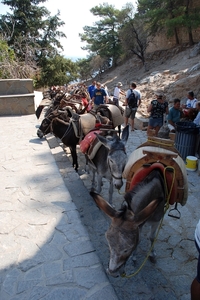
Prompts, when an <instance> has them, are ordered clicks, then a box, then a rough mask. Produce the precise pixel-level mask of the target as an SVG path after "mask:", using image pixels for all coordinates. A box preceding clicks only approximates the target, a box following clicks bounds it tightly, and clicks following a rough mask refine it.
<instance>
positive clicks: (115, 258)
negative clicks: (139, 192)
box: [90, 192, 159, 277]
mask: <svg viewBox="0 0 200 300" xmlns="http://www.w3.org/2000/svg"><path fill="white" fill-rule="evenodd" d="M90 194H91V196H92V197H93V199H94V200H95V202H96V204H97V206H98V207H99V208H100V209H101V210H102V211H104V213H105V214H106V215H108V216H109V217H110V218H111V225H110V227H109V229H108V230H107V232H106V239H107V241H108V245H109V250H110V261H109V267H108V269H107V273H108V274H109V275H111V276H113V277H118V276H119V275H122V274H123V273H124V267H125V264H126V261H127V259H128V258H129V257H130V255H131V253H132V252H133V250H134V249H135V248H136V246H137V244H138V241H139V225H140V224H142V223H143V222H145V221H146V220H147V218H148V217H149V216H150V215H151V214H152V213H153V211H154V210H155V209H156V207H157V205H158V202H159V200H153V201H152V202H150V204H149V205H148V206H146V207H145V208H144V209H143V210H141V211H140V212H139V213H138V214H137V215H134V213H133V212H132V211H131V210H130V209H128V207H127V205H125V204H124V205H123V206H122V209H120V210H119V211H116V210H115V209H114V208H113V207H112V206H111V205H110V204H109V203H108V202H107V201H105V200H104V199H103V198H102V197H101V196H100V195H99V194H96V193H94V192H90Z"/></svg>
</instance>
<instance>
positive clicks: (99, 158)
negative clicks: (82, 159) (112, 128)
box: [86, 125, 129, 204]
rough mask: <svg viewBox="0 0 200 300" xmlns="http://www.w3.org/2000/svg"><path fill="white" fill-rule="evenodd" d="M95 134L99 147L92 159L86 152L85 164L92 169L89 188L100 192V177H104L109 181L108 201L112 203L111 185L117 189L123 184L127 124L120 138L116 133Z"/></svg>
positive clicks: (127, 132) (127, 133) (127, 134)
mask: <svg viewBox="0 0 200 300" xmlns="http://www.w3.org/2000/svg"><path fill="white" fill-rule="evenodd" d="M96 136H97V138H98V140H99V141H100V142H101V146H100V148H99V149H98V150H97V152H96V154H95V156H94V157H93V158H92V159H91V158H89V156H88V154H86V165H87V164H88V166H89V167H90V168H91V169H92V171H93V179H92V188H91V190H92V191H94V190H95V191H96V192H97V193H100V192H101V188H102V178H103V177H104V178H106V179H107V180H108V181H109V182H110V187H109V203H110V204H112V194H113V186H114V187H115V188H116V189H118V190H119V189H120V188H121V187H122V185H123V180H122V173H123V171H124V168H125V165H126V162H127V154H126V150H125V145H126V142H127V140H128V136H129V125H127V126H126V127H125V128H124V130H123V132H122V137H121V139H120V138H119V136H118V135H117V134H115V135H114V136H107V137H104V136H101V135H99V134H96ZM95 177H96V179H97V182H96V186H95Z"/></svg>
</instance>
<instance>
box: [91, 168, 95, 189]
mask: <svg viewBox="0 0 200 300" xmlns="http://www.w3.org/2000/svg"><path fill="white" fill-rule="evenodd" d="M95 175H96V171H95V170H94V169H92V187H91V190H92V191H94V190H95V187H96V184H95Z"/></svg>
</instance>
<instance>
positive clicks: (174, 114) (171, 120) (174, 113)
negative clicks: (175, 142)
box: [167, 98, 182, 132]
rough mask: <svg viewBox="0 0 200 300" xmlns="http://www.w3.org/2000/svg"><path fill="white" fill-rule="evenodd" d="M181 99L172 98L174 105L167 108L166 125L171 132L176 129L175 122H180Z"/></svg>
mask: <svg viewBox="0 0 200 300" xmlns="http://www.w3.org/2000/svg"><path fill="white" fill-rule="evenodd" d="M180 103H181V100H180V99H177V98H176V99H174V105H173V106H172V107H171V108H170V109H169V114H168V116H167V121H168V127H169V130H170V131H171V132H175V131H176V123H177V122H180V119H181V116H182V110H181V105H180Z"/></svg>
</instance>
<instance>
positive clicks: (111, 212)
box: [90, 191, 118, 218]
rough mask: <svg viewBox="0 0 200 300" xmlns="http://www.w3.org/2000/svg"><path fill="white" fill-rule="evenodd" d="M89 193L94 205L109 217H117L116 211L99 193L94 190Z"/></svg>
mask: <svg viewBox="0 0 200 300" xmlns="http://www.w3.org/2000/svg"><path fill="white" fill-rule="evenodd" d="M90 195H91V196H92V198H93V199H94V201H95V203H96V205H97V206H98V207H99V208H100V209H101V210H102V211H103V212H104V213H105V214H106V215H108V216H109V217H110V218H115V217H117V215H118V214H117V211H116V210H115V209H114V208H113V207H112V206H111V205H110V204H109V203H108V202H107V201H105V200H104V199H103V198H102V197H101V196H100V195H99V194H97V193H95V192H92V191H91V192H90Z"/></svg>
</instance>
